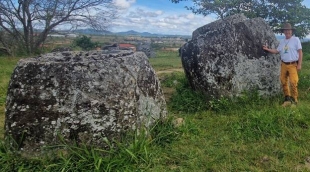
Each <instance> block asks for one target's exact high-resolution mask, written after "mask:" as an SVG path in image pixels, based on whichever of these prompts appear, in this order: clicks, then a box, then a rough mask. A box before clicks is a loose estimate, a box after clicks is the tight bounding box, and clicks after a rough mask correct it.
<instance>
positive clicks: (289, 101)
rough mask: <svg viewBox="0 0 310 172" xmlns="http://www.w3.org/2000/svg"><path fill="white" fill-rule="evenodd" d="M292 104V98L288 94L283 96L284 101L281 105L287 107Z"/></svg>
mask: <svg viewBox="0 0 310 172" xmlns="http://www.w3.org/2000/svg"><path fill="white" fill-rule="evenodd" d="M291 105H292V100H291V97H290V96H285V98H284V102H283V103H282V105H281V106H282V107H288V106H291Z"/></svg>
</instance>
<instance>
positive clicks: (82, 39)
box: [73, 35, 98, 50]
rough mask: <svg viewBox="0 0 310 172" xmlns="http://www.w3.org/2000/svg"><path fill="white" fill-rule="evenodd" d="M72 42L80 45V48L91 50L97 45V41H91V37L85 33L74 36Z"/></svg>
mask: <svg viewBox="0 0 310 172" xmlns="http://www.w3.org/2000/svg"><path fill="white" fill-rule="evenodd" d="M73 44H74V45H76V46H79V47H81V48H82V50H91V49H93V48H95V47H96V46H97V45H98V43H95V42H92V41H91V37H87V36H86V35H83V36H79V37H77V38H75V39H74V41H73Z"/></svg>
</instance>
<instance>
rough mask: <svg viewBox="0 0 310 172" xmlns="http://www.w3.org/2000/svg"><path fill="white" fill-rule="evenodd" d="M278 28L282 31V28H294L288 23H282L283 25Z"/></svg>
mask: <svg viewBox="0 0 310 172" xmlns="http://www.w3.org/2000/svg"><path fill="white" fill-rule="evenodd" d="M279 30H281V31H284V30H295V28H293V27H292V26H291V24H289V23H284V24H283V26H282V28H281V29H279Z"/></svg>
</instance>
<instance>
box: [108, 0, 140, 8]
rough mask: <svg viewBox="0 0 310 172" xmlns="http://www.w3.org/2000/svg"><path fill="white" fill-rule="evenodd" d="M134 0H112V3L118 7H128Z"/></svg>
mask: <svg viewBox="0 0 310 172" xmlns="http://www.w3.org/2000/svg"><path fill="white" fill-rule="evenodd" d="M135 2H136V0H113V4H114V5H115V6H116V7H118V8H120V9H128V8H130V7H131V5H132V4H134V3H135Z"/></svg>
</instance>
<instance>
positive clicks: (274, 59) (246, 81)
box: [181, 14, 281, 97]
mask: <svg viewBox="0 0 310 172" xmlns="http://www.w3.org/2000/svg"><path fill="white" fill-rule="evenodd" d="M264 44H268V46H269V47H272V48H276V47H277V45H278V41H277V39H276V37H275V34H274V33H273V31H272V30H271V28H270V27H269V26H268V24H267V23H266V22H265V21H264V20H263V19H262V18H254V19H247V18H246V17H245V16H244V15H242V14H238V15H233V16H230V17H227V18H224V19H222V20H218V21H215V22H212V23H210V24H207V25H205V26H202V27H200V28H198V29H197V30H195V31H194V32H193V35H192V40H191V41H189V42H188V43H186V44H185V45H184V46H182V47H181V57H182V64H183V67H184V71H185V74H186V77H187V78H188V80H189V82H190V84H191V86H192V88H193V89H195V90H199V91H202V92H203V93H205V94H206V96H209V97H220V96H228V97H231V96H238V95H239V94H240V93H242V92H243V91H249V90H258V92H259V94H260V95H265V96H269V95H276V94H278V93H280V91H281V90H280V89H281V87H280V82H279V72H280V65H279V64H280V57H279V56H278V55H273V54H270V53H266V52H265V51H264V50H263V49H262V46H263V45H264Z"/></svg>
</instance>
